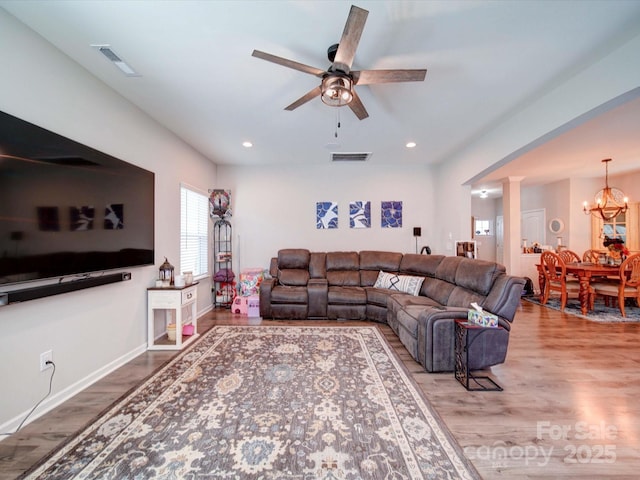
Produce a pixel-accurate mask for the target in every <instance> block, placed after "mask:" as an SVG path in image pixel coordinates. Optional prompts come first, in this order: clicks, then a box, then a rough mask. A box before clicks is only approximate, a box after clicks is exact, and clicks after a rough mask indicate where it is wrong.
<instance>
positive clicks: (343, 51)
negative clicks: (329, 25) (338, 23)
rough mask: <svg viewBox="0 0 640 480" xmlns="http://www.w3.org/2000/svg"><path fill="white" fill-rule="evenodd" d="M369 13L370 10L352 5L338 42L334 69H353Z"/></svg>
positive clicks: (346, 70) (347, 70) (347, 71)
mask: <svg viewBox="0 0 640 480" xmlns="http://www.w3.org/2000/svg"><path fill="white" fill-rule="evenodd" d="M368 15H369V12H368V11H367V10H364V9H362V8H359V7H356V6H355V5H351V10H349V16H348V17H347V23H346V24H345V25H344V31H343V32H342V38H341V39H340V43H339V44H338V51H337V52H336V57H335V58H334V60H333V69H334V70H341V71H343V72H345V73H349V70H351V64H352V63H353V57H355V55H356V48H358V43H360V36H361V35H362V30H363V29H364V24H365V22H366V21H367V16H368Z"/></svg>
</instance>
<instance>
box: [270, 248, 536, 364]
mask: <svg viewBox="0 0 640 480" xmlns="http://www.w3.org/2000/svg"><path fill="white" fill-rule="evenodd" d="M381 271H382V272H387V273H390V274H392V275H389V276H388V277H390V278H391V279H392V284H391V285H385V286H386V287H389V288H380V287H379V286H376V281H377V280H378V276H379V274H380V272H381ZM270 273H271V278H267V279H265V280H264V281H263V283H262V285H261V286H260V314H261V316H262V317H263V318H267V319H320V318H328V319H347V320H373V321H376V322H382V323H387V324H388V325H389V326H390V327H391V329H392V330H393V331H394V332H395V333H396V334H397V335H398V337H399V339H400V341H401V342H402V344H403V345H404V346H405V347H406V348H407V350H408V351H409V353H410V354H411V355H412V356H413V358H415V359H416V360H417V361H418V362H420V364H422V365H423V366H424V367H425V369H426V370H427V371H429V372H448V371H453V369H454V362H455V355H454V340H455V339H454V320H455V319H460V318H466V317H467V312H468V310H469V308H470V304H471V303H472V302H476V303H477V304H479V305H480V306H482V307H483V309H484V310H486V311H489V312H491V313H493V314H495V315H497V316H498V321H499V324H500V326H501V327H502V329H496V330H495V331H492V332H491V334H490V335H482V336H480V337H478V340H477V341H476V344H475V345H474V352H473V355H472V356H470V359H469V368H470V369H482V368H486V367H489V366H491V365H496V364H499V363H503V362H504V360H505V358H506V352H507V345H508V343H509V330H510V329H511V322H512V321H513V318H514V315H515V312H516V309H517V307H518V305H519V304H520V297H521V294H522V289H523V288H524V283H525V281H524V279H523V278H520V277H513V276H510V275H507V274H506V273H505V268H504V266H502V265H500V264H497V263H493V262H486V261H482V260H473V259H469V258H465V257H446V256H443V255H417V254H410V253H408V254H402V253H397V252H381V251H361V252H310V251H309V250H306V249H283V250H280V251H279V252H278V257H277V258H274V259H272V261H271V268H270ZM400 276H409V277H412V281H414V282H415V281H417V282H418V284H419V281H422V285H421V287H420V290H419V294H418V295H412V294H410V293H405V292H402V291H398V290H397V289H395V288H397V285H399V284H393V281H395V280H397V279H399V278H401V277H400ZM422 279H424V280H422Z"/></svg>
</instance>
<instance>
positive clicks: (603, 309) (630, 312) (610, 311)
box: [522, 295, 640, 323]
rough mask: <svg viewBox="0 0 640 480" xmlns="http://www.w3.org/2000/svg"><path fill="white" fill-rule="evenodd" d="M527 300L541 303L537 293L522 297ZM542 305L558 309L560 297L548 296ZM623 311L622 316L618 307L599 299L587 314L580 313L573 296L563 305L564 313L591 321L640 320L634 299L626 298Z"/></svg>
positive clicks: (578, 305) (577, 301)
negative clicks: (624, 315)
mask: <svg viewBox="0 0 640 480" xmlns="http://www.w3.org/2000/svg"><path fill="white" fill-rule="evenodd" d="M522 299H523V300H526V301H527V302H531V303H535V304H537V305H541V303H540V297H539V296H538V295H536V296H532V297H522ZM542 306H543V307H547V308H551V309H553V310H558V311H560V299H559V298H557V297H556V298H554V297H552V298H549V300H548V301H547V304H546V305H542ZM624 312H625V314H626V315H627V316H626V317H623V316H622V315H620V309H619V308H618V307H607V306H606V305H605V304H604V303H602V302H601V301H596V303H595V304H594V307H593V310H590V311H589V312H587V315H583V314H582V310H581V309H580V301H579V300H577V299H574V298H570V299H569V300H567V304H566V305H565V307H564V313H567V314H569V315H574V316H576V317H580V318H585V319H587V320H591V321H593V322H602V323H612V322H640V308H638V306H637V305H636V303H635V300H632V301H631V302H630V301H629V300H627V303H626V304H625V307H624Z"/></svg>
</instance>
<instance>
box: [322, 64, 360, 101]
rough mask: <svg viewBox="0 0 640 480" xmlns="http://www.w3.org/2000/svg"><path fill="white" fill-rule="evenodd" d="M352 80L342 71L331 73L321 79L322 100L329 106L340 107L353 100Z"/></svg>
mask: <svg viewBox="0 0 640 480" xmlns="http://www.w3.org/2000/svg"><path fill="white" fill-rule="evenodd" d="M352 87H353V80H351V77H349V76H348V75H345V74H343V73H339V72H336V73H331V74H329V75H327V76H325V77H324V78H323V79H322V86H321V87H320V89H321V91H322V97H320V98H322V101H323V102H324V103H325V104H327V105H329V106H331V107H342V106H343V105H347V104H348V103H349V102H351V100H353V93H351V89H352Z"/></svg>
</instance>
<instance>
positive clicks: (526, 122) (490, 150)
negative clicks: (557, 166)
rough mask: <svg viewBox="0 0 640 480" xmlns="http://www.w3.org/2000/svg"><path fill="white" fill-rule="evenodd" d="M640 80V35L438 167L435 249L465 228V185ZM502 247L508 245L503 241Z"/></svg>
mask: <svg viewBox="0 0 640 480" xmlns="http://www.w3.org/2000/svg"><path fill="white" fill-rule="evenodd" d="M612 72H615V74H612ZM639 78H640V36H636V37H635V38H632V39H630V40H629V41H628V42H626V43H625V44H624V45H622V46H620V47H618V48H616V49H615V50H613V51H612V52H610V53H609V54H607V55H605V56H603V57H602V58H601V59H600V60H598V61H596V62H595V63H593V64H592V65H590V66H588V67H585V68H584V69H583V70H581V71H579V72H578V73H577V74H576V75H575V76H574V77H572V78H570V79H569V80H567V81H564V82H563V83H561V84H559V85H554V86H549V88H548V90H547V91H546V92H541V94H540V96H539V98H535V99H530V101H529V102H528V103H527V104H526V105H525V106H523V108H522V109H521V110H520V111H519V112H517V113H516V114H514V115H513V116H511V117H510V118H508V119H505V120H504V121H503V122H502V123H501V124H499V125H496V126H495V128H494V129H493V130H491V131H489V132H486V133H485V134H483V135H482V136H480V137H479V138H478V140H476V141H474V142H471V143H470V144H469V145H467V146H465V147H464V148H462V149H461V150H460V151H459V152H456V153H455V154H454V155H452V157H451V158H450V159H448V160H447V161H445V162H443V163H442V164H440V165H439V167H438V169H437V171H436V179H437V180H436V182H435V187H436V192H435V193H436V199H437V203H436V211H437V212H446V214H442V213H441V214H439V215H438V216H437V218H436V222H437V224H438V225H439V229H438V230H439V231H438V233H437V235H436V243H435V246H436V248H437V249H439V250H443V249H445V247H446V245H447V242H448V232H454V236H457V235H463V234H464V233H465V232H466V230H467V229H468V224H469V219H470V217H471V201H470V198H469V188H468V187H467V186H466V183H467V182H468V181H469V180H471V179H472V178H473V177H474V176H475V175H477V174H478V173H480V172H482V171H484V170H485V169H489V168H491V167H492V166H493V165H495V164H498V163H500V162H502V161H506V160H507V159H508V158H509V157H510V156H511V155H512V154H514V152H517V151H518V150H520V149H521V148H524V147H525V146H527V145H530V144H533V143H534V142H535V141H536V140H538V139H540V138H541V137H543V136H545V135H547V134H548V133H549V132H552V131H554V130H555V129H557V128H559V127H561V126H563V125H565V124H567V123H569V122H571V121H572V120H574V119H576V118H577V117H579V116H581V115H583V114H585V113H587V112H589V111H591V110H592V109H594V108H596V107H598V106H600V105H602V104H604V103H606V102H608V101H609V100H611V99H614V98H616V97H618V96H620V95H623V94H625V93H627V92H629V91H631V90H633V89H634V88H637V87H638V86H639V85H640V84H639V81H638V79H639ZM461 121H462V119H461ZM571 216H572V217H574V216H575V215H574V214H571ZM515 241H519V239H515ZM506 242H509V238H507V237H505V243H506ZM506 266H507V271H509V272H510V273H513V274H518V269H519V267H518V266H517V265H513V266H512V265H506Z"/></svg>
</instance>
